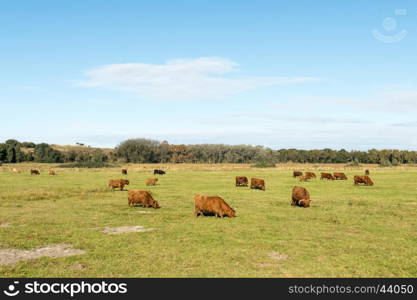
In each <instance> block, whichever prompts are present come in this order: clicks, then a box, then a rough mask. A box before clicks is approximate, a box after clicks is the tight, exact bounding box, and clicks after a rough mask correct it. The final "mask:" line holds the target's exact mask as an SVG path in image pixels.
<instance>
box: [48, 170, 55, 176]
mask: <svg viewBox="0 0 417 300" xmlns="http://www.w3.org/2000/svg"><path fill="white" fill-rule="evenodd" d="M48 174H49V175H56V173H55V171H54V170H48Z"/></svg>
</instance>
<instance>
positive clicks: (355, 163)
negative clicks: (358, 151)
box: [346, 160, 361, 167]
mask: <svg viewBox="0 0 417 300" xmlns="http://www.w3.org/2000/svg"><path fill="white" fill-rule="evenodd" d="M360 165H361V164H360V163H359V162H358V161H357V160H354V161H351V162H350V163H348V164H347V165H346V167H359V166H360Z"/></svg>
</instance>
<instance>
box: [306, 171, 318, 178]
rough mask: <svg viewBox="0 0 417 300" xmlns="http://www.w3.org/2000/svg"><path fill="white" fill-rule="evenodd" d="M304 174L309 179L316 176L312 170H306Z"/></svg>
mask: <svg viewBox="0 0 417 300" xmlns="http://www.w3.org/2000/svg"><path fill="white" fill-rule="evenodd" d="M305 176H306V177H307V178H308V179H311V178H316V174H315V173H313V172H306V174H305Z"/></svg>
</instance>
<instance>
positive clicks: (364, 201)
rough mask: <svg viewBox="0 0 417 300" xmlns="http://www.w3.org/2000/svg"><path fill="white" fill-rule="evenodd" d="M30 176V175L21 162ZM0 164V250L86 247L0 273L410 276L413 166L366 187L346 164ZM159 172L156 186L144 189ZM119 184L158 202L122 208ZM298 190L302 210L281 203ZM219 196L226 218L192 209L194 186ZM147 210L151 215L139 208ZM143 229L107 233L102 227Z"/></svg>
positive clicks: (380, 174) (378, 176) (381, 175)
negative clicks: (306, 199)
mask: <svg viewBox="0 0 417 300" xmlns="http://www.w3.org/2000/svg"><path fill="white" fill-rule="evenodd" d="M33 166H35V167H40V169H41V175H39V176H31V175H29V171H28V170H29V169H30V167H33ZM12 167H15V166H11V165H7V166H3V167H0V225H1V224H9V226H0V249H5V248H16V249H26V250H30V249H33V248H35V247H39V246H45V245H53V244H63V243H65V244H70V245H72V246H73V247H74V248H76V249H82V250H84V251H85V254H81V255H75V256H67V257H60V258H52V257H43V258H39V259H34V260H25V261H20V262H17V263H15V264H11V265H0V276H2V277H417V180H416V178H417V168H412V167H410V168H376V167H375V166H368V167H371V169H370V170H371V178H372V180H373V181H374V182H375V185H374V186H373V187H364V186H353V181H352V176H353V175H356V174H359V175H361V174H363V172H364V168H363V167H362V168H347V169H346V170H345V171H344V172H345V173H346V174H347V176H348V178H349V180H348V181H334V182H325V181H320V180H318V179H317V180H313V181H311V182H307V183H300V182H298V180H296V179H293V178H292V176H291V175H292V170H293V169H300V170H303V171H305V170H313V171H314V172H317V173H319V172H320V170H335V171H336V170H343V169H344V168H343V166H337V165H326V166H317V165H315V166H313V165H290V166H285V167H282V168H275V169H253V168H250V167H249V166H248V165H215V166H210V165H201V166H199V165H156V166H152V165H128V166H127V167H128V169H129V173H128V175H127V176H123V175H122V174H121V173H120V169H121V168H105V169H60V168H54V170H56V172H57V173H58V175H57V176H49V175H47V172H46V171H47V169H48V168H50V167H54V165H47V164H42V165H34V164H32V165H30V164H20V165H17V167H19V168H21V169H22V170H23V172H22V173H21V174H14V173H12V172H10V170H11V168H12ZM153 168H161V169H165V170H167V175H164V176H159V185H157V186H155V187H146V186H145V184H144V180H145V179H147V178H152V177H154V176H153V175H152V172H151V170H152V169H153ZM236 175H241V176H247V177H258V178H263V179H265V181H266V191H259V190H250V189H249V188H242V187H241V188H236V187H235V186H234V176H236ZM125 177H126V178H127V179H129V180H130V183H131V184H130V185H129V186H128V187H127V188H128V189H147V190H151V191H152V193H153V195H154V198H155V199H156V200H158V201H159V204H160V205H161V207H162V208H161V209H159V210H155V209H152V208H146V209H145V208H141V207H135V208H130V207H128V205H127V192H126V191H122V192H120V191H114V192H112V191H111V190H109V189H108V188H107V187H106V185H107V181H108V180H109V179H118V178H125ZM295 185H300V186H304V187H306V188H307V189H308V190H309V191H310V194H311V198H312V200H313V201H312V203H311V207H310V208H298V207H297V208H296V207H291V206H290V201H291V198H290V196H291V189H292V187H293V186H295ZM197 193H200V194H210V195H219V196H221V197H222V198H224V199H225V200H226V202H228V203H229V204H230V205H231V206H232V207H233V208H234V209H235V210H236V212H237V217H236V218H234V219H229V218H223V219H216V218H214V217H199V218H195V217H194V216H193V211H194V203H193V195H194V194H197ZM138 211H149V212H151V213H146V214H143V213H138ZM136 225H140V226H144V227H145V228H154V229H155V230H153V231H148V232H135V233H123V234H118V235H110V234H106V233H103V232H102V231H100V230H99V229H100V228H104V227H117V226H136Z"/></svg>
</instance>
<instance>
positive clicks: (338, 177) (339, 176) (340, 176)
mask: <svg viewBox="0 0 417 300" xmlns="http://www.w3.org/2000/svg"><path fill="white" fill-rule="evenodd" d="M333 175H334V179H335V180H347V177H346V175H345V173H334V174H333Z"/></svg>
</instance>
